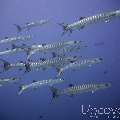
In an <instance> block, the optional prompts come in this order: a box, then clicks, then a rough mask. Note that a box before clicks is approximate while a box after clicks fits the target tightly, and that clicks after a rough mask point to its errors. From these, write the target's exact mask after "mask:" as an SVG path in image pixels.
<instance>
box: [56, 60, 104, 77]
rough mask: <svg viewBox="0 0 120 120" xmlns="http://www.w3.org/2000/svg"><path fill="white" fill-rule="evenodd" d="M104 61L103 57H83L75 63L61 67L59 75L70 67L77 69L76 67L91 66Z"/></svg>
mask: <svg viewBox="0 0 120 120" xmlns="http://www.w3.org/2000/svg"><path fill="white" fill-rule="evenodd" d="M102 61H103V58H89V59H83V60H79V61H75V62H73V63H70V64H68V65H66V66H64V67H63V68H60V69H59V70H58V76H59V75H61V74H62V73H63V72H64V71H66V70H68V69H76V68H83V67H91V66H92V65H94V64H99V63H101V62H102Z"/></svg>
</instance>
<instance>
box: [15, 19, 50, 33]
mask: <svg viewBox="0 0 120 120" xmlns="http://www.w3.org/2000/svg"><path fill="white" fill-rule="evenodd" d="M46 23H48V20H39V21H34V22H29V23H26V24H25V25H24V26H20V25H17V24H14V25H15V26H16V28H17V31H18V32H22V31H28V30H30V29H31V28H33V27H37V26H42V25H44V24H46Z"/></svg>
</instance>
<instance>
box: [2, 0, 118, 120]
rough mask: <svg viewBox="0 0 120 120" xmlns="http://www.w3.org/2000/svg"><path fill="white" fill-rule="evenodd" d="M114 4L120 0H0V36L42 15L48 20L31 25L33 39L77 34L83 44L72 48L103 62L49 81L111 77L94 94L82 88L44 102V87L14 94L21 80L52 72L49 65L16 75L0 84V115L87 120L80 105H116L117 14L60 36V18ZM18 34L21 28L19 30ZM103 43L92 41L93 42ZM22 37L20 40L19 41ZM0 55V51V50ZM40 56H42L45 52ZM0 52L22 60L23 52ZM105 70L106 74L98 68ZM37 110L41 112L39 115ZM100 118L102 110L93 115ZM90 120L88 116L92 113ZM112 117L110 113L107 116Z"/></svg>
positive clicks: (22, 119) (47, 96)
mask: <svg viewBox="0 0 120 120" xmlns="http://www.w3.org/2000/svg"><path fill="white" fill-rule="evenodd" d="M117 9H120V0H1V1H0V39H2V38H4V37H6V36H8V37H12V36H15V35H17V32H16V28H15V26H14V25H13V24H20V25H23V24H25V23H27V22H31V21H36V20H40V19H48V20H49V21H50V22H49V23H48V24H46V25H44V26H42V27H36V28H33V29H31V31H30V34H31V35H32V40H31V41H25V42H24V43H25V44H28V45H32V44H33V43H36V44H41V43H52V42H58V41H62V40H83V41H84V42H85V44H86V45H88V47H87V48H83V49H81V50H80V51H77V53H74V54H73V55H75V54H77V55H79V56H82V57H83V58H85V57H88V58H89V57H90V58H91V57H103V59H104V62H103V63H102V64H99V65H94V66H93V67H91V68H85V69H83V70H77V71H66V72H65V74H64V76H62V77H63V78H64V79H65V83H61V84H57V85H55V86H56V87H58V88H65V87H67V86H68V84H70V83H73V84H77V83H78V84H84V83H99V82H100V83H101V82H103V83H104V82H111V83H112V87H111V88H108V89H104V90H99V91H97V92H95V93H94V94H91V93H84V94H78V95H76V96H74V97H72V98H71V97H68V96H61V97H60V98H59V99H58V100H57V101H56V102H55V103H52V104H51V103H50V101H51V92H50V90H49V88H48V87H41V88H40V89H37V90H31V91H28V92H25V93H24V94H23V95H21V96H18V95H17V92H18V88H19V86H20V85H21V84H28V83H31V82H32V81H33V80H43V79H49V78H54V77H55V75H56V72H55V70H53V69H49V70H46V71H41V70H40V71H39V72H30V73H27V74H25V75H24V76H23V77H22V80H21V81H19V83H18V84H10V85H6V86H4V87H1V88H0V120H41V119H43V120H89V119H90V117H86V116H82V115H81V105H85V106H88V105H92V106H95V107H105V106H106V107H119V106H120V92H119V88H120V18H114V19H112V20H111V21H110V22H109V23H105V22H101V23H98V24H94V25H93V24H92V25H89V26H87V27H85V28H84V29H83V30H80V31H74V32H73V34H71V35H70V36H69V35H65V36H63V37H61V33H62V29H61V27H60V26H59V25H58V24H57V23H60V22H65V23H72V22H74V21H77V20H78V19H79V17H81V16H82V17H86V16H90V15H95V14H97V13H102V12H105V11H114V10H117ZM23 34H24V33H23ZM101 42H102V43H104V45H100V46H96V45H95V44H96V43H101ZM22 43H23V42H22ZM6 48H11V45H10V44H4V45H1V46H0V51H3V50H5V49H6ZM0 57H1V56H0ZM39 57H40V54H36V55H34V56H33V57H32V59H33V60H34V59H37V58H39ZM45 57H46V56H45ZM2 58H4V59H5V60H7V61H9V62H11V63H14V62H17V61H20V60H23V61H25V59H26V54H25V53H17V54H12V55H5V56H3V57H2ZM104 71H107V74H104ZM21 75H22V72H19V71H17V70H15V69H11V70H9V71H8V72H5V73H3V74H0V77H9V76H10V77H11V76H21ZM41 116H43V117H41ZM99 119H100V120H104V119H105V118H104V116H102V117H101V118H99ZM92 120H94V119H92ZM111 120H112V119H111Z"/></svg>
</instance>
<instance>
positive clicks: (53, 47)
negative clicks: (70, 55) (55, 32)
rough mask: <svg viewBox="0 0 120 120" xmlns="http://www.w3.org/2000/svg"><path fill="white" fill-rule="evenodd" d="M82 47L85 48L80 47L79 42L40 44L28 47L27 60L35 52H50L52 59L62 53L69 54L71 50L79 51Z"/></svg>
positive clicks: (80, 43)
mask: <svg viewBox="0 0 120 120" xmlns="http://www.w3.org/2000/svg"><path fill="white" fill-rule="evenodd" d="M82 47H86V46H85V45H82V42H81V41H75V40H74V41H63V42H58V43H54V44H40V45H32V46H31V47H28V49H27V50H26V51H27V60H28V59H30V57H31V56H32V55H33V54H35V53H36V52H40V53H41V52H43V53H47V52H52V53H53V57H56V54H58V55H59V54H61V53H63V52H69V51H72V50H76V49H80V48H82Z"/></svg>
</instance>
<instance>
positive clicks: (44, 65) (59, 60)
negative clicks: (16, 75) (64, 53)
mask: <svg viewBox="0 0 120 120" xmlns="http://www.w3.org/2000/svg"><path fill="white" fill-rule="evenodd" d="M78 59H79V58H78V57H77V56H74V57H55V58H50V59H44V58H41V60H39V61H38V62H28V63H26V65H25V67H26V72H30V71H31V70H32V69H35V70H39V69H42V70H46V69H48V68H50V67H55V68H56V70H59V68H60V67H61V66H63V65H65V64H69V63H72V62H75V61H76V60H78Z"/></svg>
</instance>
